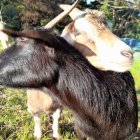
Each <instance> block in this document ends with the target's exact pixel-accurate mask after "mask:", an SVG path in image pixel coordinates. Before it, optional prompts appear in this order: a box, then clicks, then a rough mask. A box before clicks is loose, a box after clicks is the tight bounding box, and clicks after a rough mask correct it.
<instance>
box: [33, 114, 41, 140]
mask: <svg viewBox="0 0 140 140" xmlns="http://www.w3.org/2000/svg"><path fill="white" fill-rule="evenodd" d="M33 118H34V122H35V126H34V137H35V138H37V140H40V139H41V136H42V128H41V121H42V118H41V115H39V114H35V115H34V116H33Z"/></svg>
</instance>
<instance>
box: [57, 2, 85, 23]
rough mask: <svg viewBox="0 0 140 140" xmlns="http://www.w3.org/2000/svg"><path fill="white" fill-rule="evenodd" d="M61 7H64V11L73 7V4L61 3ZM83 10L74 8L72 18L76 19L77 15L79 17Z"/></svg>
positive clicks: (70, 14) (71, 13)
mask: <svg viewBox="0 0 140 140" xmlns="http://www.w3.org/2000/svg"><path fill="white" fill-rule="evenodd" d="M59 7H60V8H61V9H63V10H64V11H66V10H67V9H69V8H70V7H71V5H68V4H60V5H59ZM83 13H85V12H83V11H81V10H79V9H78V8H74V9H73V10H72V11H71V12H70V13H69V16H70V17H71V18H72V20H75V19H76V17H78V16H79V15H82V14H83Z"/></svg>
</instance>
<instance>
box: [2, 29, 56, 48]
mask: <svg viewBox="0 0 140 140" xmlns="http://www.w3.org/2000/svg"><path fill="white" fill-rule="evenodd" d="M1 31H2V32H4V33H6V34H7V35H9V36H13V37H26V38H32V39H38V40H42V41H44V42H45V43H46V45H48V47H52V48H53V47H54V46H55V45H54V42H56V41H57V37H56V35H53V34H52V33H50V32H49V31H48V30H45V29H37V30H27V31H21V32H20V31H14V30H10V29H3V30H1Z"/></svg>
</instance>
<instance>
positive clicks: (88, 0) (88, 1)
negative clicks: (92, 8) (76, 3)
mask: <svg viewBox="0 0 140 140" xmlns="http://www.w3.org/2000/svg"><path fill="white" fill-rule="evenodd" d="M90 1H95V0H87V3H90Z"/></svg>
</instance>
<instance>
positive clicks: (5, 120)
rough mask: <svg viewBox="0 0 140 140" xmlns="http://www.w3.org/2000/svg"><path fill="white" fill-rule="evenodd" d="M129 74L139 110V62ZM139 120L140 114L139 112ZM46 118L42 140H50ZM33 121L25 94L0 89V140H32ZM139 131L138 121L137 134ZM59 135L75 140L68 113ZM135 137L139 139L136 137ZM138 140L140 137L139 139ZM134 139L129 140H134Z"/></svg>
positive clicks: (8, 89) (62, 122)
mask: <svg viewBox="0 0 140 140" xmlns="http://www.w3.org/2000/svg"><path fill="white" fill-rule="evenodd" d="M131 72H132V74H133V76H134V79H135V83H136V90H137V97H138V104H139V109H140V60H136V61H135V63H134V66H133V68H132V69H131ZM139 118H140V112H139ZM47 119H49V118H48V116H47V117H46V116H45V115H44V116H43V126H42V128H43V137H42V140H51V134H52V130H51V127H50V126H51V125H50V124H49V123H46V121H47ZM33 126H34V123H33V119H32V117H31V115H30V114H29V113H28V112H27V105H26V93H25V91H24V90H15V89H10V88H5V87H0V140H33V139H34V138H33ZM139 131H140V119H139V128H138V134H139ZM60 133H61V134H62V139H64V140H77V138H76V134H75V132H74V128H73V119H72V116H71V114H70V113H69V111H67V110H64V111H63V113H62V116H61V120H60ZM137 137H139V136H138V135H137ZM139 138H140V137H139ZM134 139H135V138H131V140H134Z"/></svg>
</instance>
